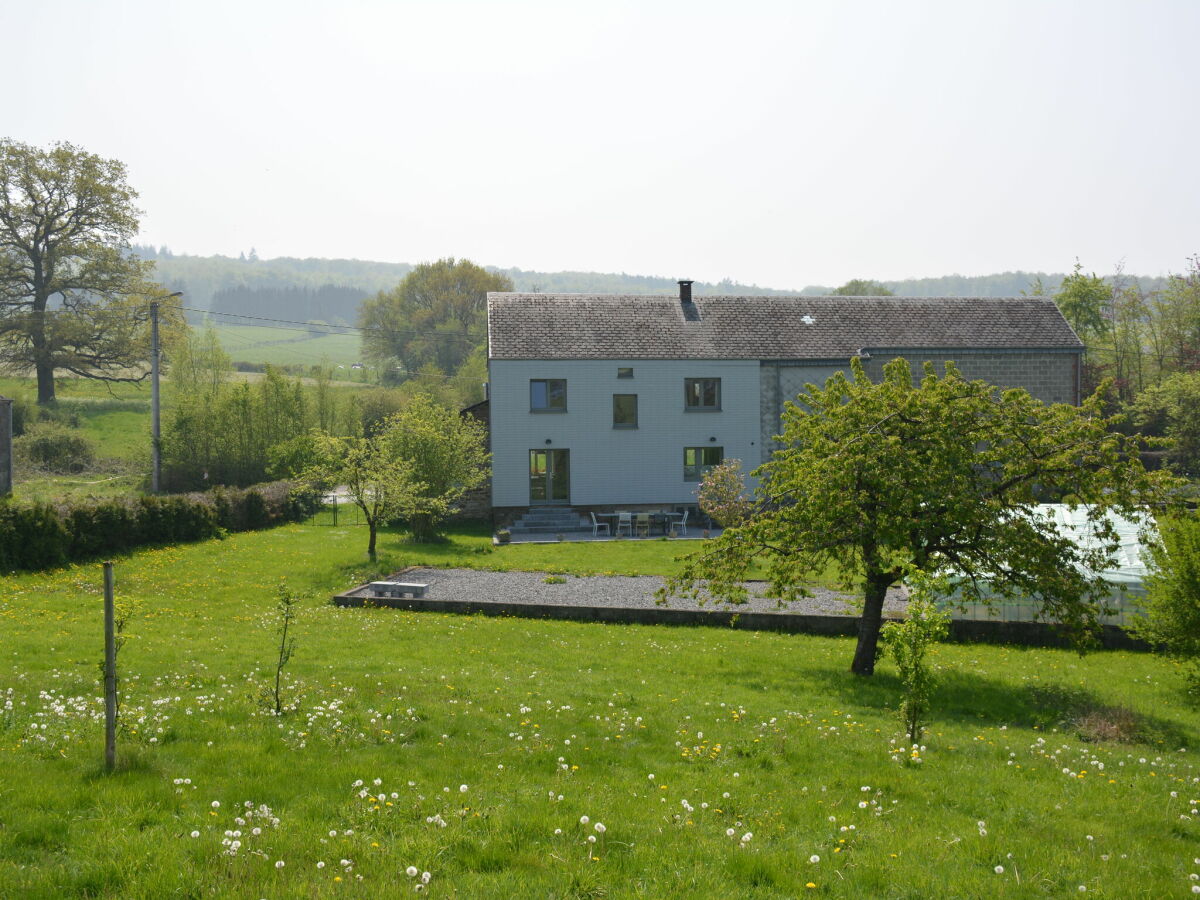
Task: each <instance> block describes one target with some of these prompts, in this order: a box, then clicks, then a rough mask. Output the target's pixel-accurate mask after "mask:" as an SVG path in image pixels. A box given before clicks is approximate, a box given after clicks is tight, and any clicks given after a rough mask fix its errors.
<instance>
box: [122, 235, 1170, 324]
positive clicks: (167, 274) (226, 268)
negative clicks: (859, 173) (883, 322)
mask: <svg viewBox="0 0 1200 900" xmlns="http://www.w3.org/2000/svg"><path fill="white" fill-rule="evenodd" d="M134 251H135V252H136V253H137V254H138V255H139V256H141V257H143V258H144V259H149V260H153V261H154V264H155V268H156V270H157V277H158V280H159V281H160V282H161V283H162V284H163V285H164V286H165V287H166V288H167V289H168V290H172V291H184V305H185V306H188V307H191V308H193V309H199V310H212V311H214V312H224V313H239V314H242V315H248V316H262V317H264V318H274V319H290V320H295V321H300V322H307V321H309V320H319V321H323V322H329V323H331V324H346V325H352V324H354V323H355V322H356V321H357V319H358V305H359V303H361V302H362V300H363V299H364V298H366V297H369V296H373V295H374V294H376V293H378V292H379V291H384V290H390V289H391V288H394V287H395V286H396V285H397V284H399V282H400V281H401V279H403V278H404V276H405V275H407V274H408V273H409V272H410V271H411V270H412V266H411V265H409V264H408V263H381V262H369V261H366V260H357V259H312V258H309V259H296V258H293V257H279V258H277V259H259V258H258V256H257V254H256V253H255V252H254V250H253V249H251V250H250V251H249V253H244V254H242V255H241V256H239V257H238V258H236V259H235V258H233V257H229V256H189V255H187V254H175V253H172V252H171V251H170V250H169V249H168V248H166V247H160V248H155V247H149V246H135V247H134ZM486 268H487V269H488V270H489V271H492V272H499V273H501V274H504V275H507V276H508V277H509V278H510V279H512V282H513V286H514V287H515V288H516V290H518V291H533V292H544V293H597V294H670V293H674V292H675V291H676V290H678V288H677V286H676V284H675V278H674V277H665V276H652V275H628V274H626V273H623V272H622V273H604V272H535V271H531V270H526V269H517V268H508V269H505V268H500V267H497V266H487V267H486ZM1063 278H1064V274H1063V273H1061V272H1055V273H1046V272H1001V273H999V274H995V275H978V276H964V275H943V276H941V277H937V278H910V279H905V280H900V281H883V282H882V283H883V284H884V285H885V286H886V287H887V288H888V289H889V290H891V291H892V292H893V293H894V294H896V295H897V296H899V297H1017V296H1021V295H1022V294H1029V293H1032V292H1033V290H1034V284H1035V283H1036V282H1037V281H1038V280H1039V279H1040V283H1041V286H1042V291H1043V292H1044V293H1045V294H1048V295H1050V294H1053V293H1054V292H1055V291H1056V290H1057V289H1058V286H1059V284H1060V283H1061V281H1062V279H1063ZM1126 280H1127V281H1136V282H1138V283H1139V284H1140V285H1141V287H1142V289H1143V290H1147V291H1149V290H1155V289H1158V288H1161V287H1162V286H1163V284H1165V281H1166V279H1162V278H1143V277H1138V276H1126ZM833 287H835V286H834V285H809V286H807V287H805V288H803V289H801V290H781V289H776V288H763V287H759V286H757V285H752V284H749V285H748V284H739V283H737V282H734V281H729V280H724V281H719V282H714V283H710V282H697V283H696V284H695V285H694V286H693V291H694V292H695V293H696V294H743V295H767V294H773V295H779V294H805V295H816V294H827V293H829V291H830V290H832V288H833ZM198 320H199V316H198V315H197V316H193V321H198Z"/></svg>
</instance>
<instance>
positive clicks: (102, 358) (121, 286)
mask: <svg viewBox="0 0 1200 900" xmlns="http://www.w3.org/2000/svg"><path fill="white" fill-rule="evenodd" d="M136 196H137V194H136V193H135V192H134V191H133V189H132V188H130V187H129V185H128V184H127V183H126V180H125V166H124V164H123V163H121V162H118V161H117V160H112V159H102V158H100V157H99V156H95V155H93V154H91V153H87V152H86V151H84V150H82V149H80V148H78V147H75V146H72V145H71V144H65V143H63V144H55V145H53V146H52V147H51V148H50V149H48V150H42V149H39V148H37V147H31V146H29V145H28V144H22V143H19V142H17V141H13V140H8V139H5V140H2V141H0V365H2V366H3V367H4V368H6V369H9V370H10V371H11V370H16V371H27V370H28V369H33V371H34V372H35V373H36V375H37V384H38V403H43V404H45V403H52V402H53V401H54V399H55V393H54V373H55V371H56V370H65V371H67V372H71V373H72V374H74V375H78V376H81V377H84V378H97V379H102V380H105V381H140V380H141V379H143V378H145V377H146V374H147V373H148V359H149V355H150V354H149V337H148V334H149V329H148V325H147V323H148V320H149V304H148V302H147V298H148V297H153V296H158V295H161V294H162V293H163V292H162V290H161V289H158V288H157V287H156V286H155V285H153V284H151V283H150V282H149V281H148V279H147V272H148V269H149V268H150V265H151V264H149V263H146V262H143V261H142V260H140V259H138V258H137V257H136V256H135V255H134V254H133V252H132V250H131V248H130V245H129V240H130V238H131V237H132V236H133V235H134V234H135V233H136V232H137V227H138V218H137V217H138V211H137V209H136V208H135V207H134V205H133V202H134V199H135V198H136ZM163 312H164V325H178V323H180V322H181V321H182V319H181V318H180V315H179V313H178V311H177V310H172V309H171V308H170V307H165V308H164V310H163Z"/></svg>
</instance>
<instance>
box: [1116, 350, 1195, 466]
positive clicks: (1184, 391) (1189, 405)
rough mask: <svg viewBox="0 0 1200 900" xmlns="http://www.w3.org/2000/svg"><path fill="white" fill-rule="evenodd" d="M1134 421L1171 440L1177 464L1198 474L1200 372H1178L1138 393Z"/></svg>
mask: <svg viewBox="0 0 1200 900" xmlns="http://www.w3.org/2000/svg"><path fill="white" fill-rule="evenodd" d="M1133 409H1134V416H1135V421H1136V422H1137V424H1138V425H1139V426H1140V427H1141V428H1143V429H1144V430H1145V431H1148V432H1150V433H1153V434H1163V435H1165V436H1166V437H1168V438H1170V439H1171V440H1172V441H1173V442H1174V446H1173V447H1172V450H1171V456H1172V459H1173V461H1174V464H1175V465H1176V467H1178V468H1179V469H1180V470H1181V471H1182V472H1184V473H1185V474H1189V475H1200V372H1180V373H1177V374H1175V375H1171V376H1170V377H1168V378H1166V379H1164V380H1163V381H1160V382H1159V383H1158V384H1156V385H1154V386H1153V387H1149V388H1147V389H1146V390H1144V391H1142V393H1140V394H1139V395H1138V396H1137V398H1136V400H1135V401H1134V404H1133Z"/></svg>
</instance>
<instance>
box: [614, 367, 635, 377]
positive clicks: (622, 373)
mask: <svg viewBox="0 0 1200 900" xmlns="http://www.w3.org/2000/svg"><path fill="white" fill-rule="evenodd" d="M617 377H618V378H632V377H633V369H621V368H618V369H617Z"/></svg>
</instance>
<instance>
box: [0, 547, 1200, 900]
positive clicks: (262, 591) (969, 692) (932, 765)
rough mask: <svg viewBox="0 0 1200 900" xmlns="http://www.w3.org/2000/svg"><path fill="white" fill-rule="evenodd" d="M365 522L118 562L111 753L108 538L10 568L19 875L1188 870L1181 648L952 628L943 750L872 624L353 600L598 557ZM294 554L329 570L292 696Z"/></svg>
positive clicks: (668, 892)
mask: <svg viewBox="0 0 1200 900" xmlns="http://www.w3.org/2000/svg"><path fill="white" fill-rule="evenodd" d="M364 538H365V535H364V534H363V529H362V528H355V527H344V526H343V527H329V526H312V525H310V526H286V527H283V528H278V529H275V530H272V531H267V532H259V533H249V534H238V535H233V536H230V537H229V538H227V539H226V540H223V541H211V542H207V543H201V544H194V545H188V546H179V547H169V548H163V549H155V550H147V551H143V552H139V553H137V554H134V555H132V556H130V557H128V558H124V559H120V560H118V561H117V567H116V578H117V594H118V601H119V603H120V604H121V606H122V608H123V609H124V610H127V611H128V613H129V623H128V626H127V629H126V632H125V638H126V639H125V643H124V646H123V648H122V650H121V656H120V666H121V673H122V685H123V691H124V694H123V699H122V722H123V730H122V733H121V736H120V739H119V753H120V760H121V762H120V767H119V771H118V772H117V773H116V774H114V775H111V776H106V775H104V774H103V772H102V769H101V764H100V762H101V759H102V739H101V734H102V730H101V724H100V722H101V709H102V707H101V704H100V702H99V699H98V698H99V695H100V688H99V681H98V668H97V663H98V662H99V660H100V659H101V655H102V653H101V647H102V641H101V590H100V584H101V572H100V567H99V566H98V565H86V566H74V567H71V568H68V569H64V570H61V571H55V572H48V573H42V574H33V575H22V576H13V577H8V578H5V579H4V581H3V584H2V586H0V653H2V655H3V658H4V660H6V662H5V665H4V669H3V675H0V767H2V770H3V772H4V778H3V781H0V885H3V891H0V893H4V894H6V895H8V896H14V897H17V896H19V897H22V898H31V897H54V898H58V897H122V898H125V897H146V898H151V897H153V898H160V897H164V896H173V895H182V896H189V897H202V896H221V897H225V896H228V897H298V896H303V897H338V896H355V897H395V896H399V895H400V894H401V893H413V892H416V888H417V886H418V885H422V887H424V892H425V893H427V894H428V895H429V896H434V897H437V896H441V897H449V896H459V897H514V896H522V897H524V896H529V897H580V898H592V897H647V898H650V897H653V898H661V897H689V898H690V897H739V898H740V897H764V898H765V897H796V896H801V895H803V896H829V897H844V898H856V900H857V898H864V897H897V898H901V897H904V898H909V897H911V898H928V897H951V896H955V897H1018V896H1020V897H1026V896H1053V897H1062V896H1067V895H1070V896H1077V895H1078V893H1079V892H1080V890H1081V888H1082V890H1083V892H1085V893H1087V894H1089V895H1094V896H1102V897H1111V898H1131V897H1145V898H1159V897H1167V896H1181V897H1182V896H1185V895H1188V896H1190V890H1191V886H1192V885H1193V884H1195V882H1194V881H1192V880H1190V876H1191V874H1192V873H1196V872H1198V871H1200V863H1194V862H1193V859H1194V858H1196V857H1198V856H1200V851H1198V850H1197V847H1198V846H1200V844H1198V842H1197V838H1198V837H1200V833H1198V832H1200V813H1197V812H1196V809H1197V806H1198V804H1197V802H1196V801H1197V800H1198V799H1200V796H1198V795H1200V768H1198V767H1197V762H1198V761H1197V757H1196V751H1195V745H1196V739H1197V735H1198V734H1200V730H1198V729H1200V715H1198V714H1197V712H1196V711H1195V710H1194V709H1192V708H1190V707H1188V706H1186V705H1184V703H1183V695H1182V693H1181V683H1180V679H1179V677H1178V673H1177V672H1176V671H1175V670H1174V668H1173V667H1172V666H1171V665H1170V664H1168V663H1166V662H1163V661H1162V660H1160V659H1158V658H1156V657H1153V656H1150V655H1144V654H1132V653H1124V652H1105V653H1097V654H1094V655H1090V656H1086V657H1079V656H1077V655H1075V654H1073V653H1070V652H1066V651H1057V650H1032V649H1017V648H1008V647H992V646H979V645H944V646H941V647H939V648H937V650H936V662H937V664H938V666H939V667H940V670H941V674H942V684H941V686H940V687H939V688H938V689H937V692H936V695H935V700H934V704H935V711H934V717H933V718H934V724H933V728H932V731H931V732H930V733H929V735H928V737H927V738H926V741H925V745H924V747H923V748H919V749H918V750H917V752H916V758H918V759H920V760H921V761H920V762H914V761H912V760H913V755H912V753H911V751H910V750H909V749H907V748H904V747H903V746H902V744H903V742H902V739H901V738H900V735H899V728H898V723H897V718H896V713H895V707H896V703H897V700H898V685H897V680H896V676H895V670H894V666H893V665H892V663H891V662H890V661H884V662H882V663H881V665H880V674H879V675H877V676H876V677H875V678H874V679H872V680H859V679H856V678H854V677H852V676H850V675H849V674H848V673H847V672H846V669H847V666H848V664H849V660H850V657H851V654H852V641H850V640H848V639H832V638H818V637H809V636H798V635H778V634H768V633H753V632H743V631H733V630H726V629H712V628H669V627H661V626H658V627H655V626H617V625H591V624H580V623H569V622H536V621H530V620H521V619H507V618H484V617H456V616H448V615H441V614H420V613H406V612H397V611H389V610H343V609H337V608H335V607H333V606H331V605H330V604H329V602H328V598H329V596H330V595H331V594H332V593H334V592H336V591H339V590H341V589H343V588H345V587H347V586H349V585H353V584H358V583H360V582H362V581H365V580H368V579H370V578H372V577H373V576H375V575H377V574H380V573H385V572H390V571H394V570H396V569H398V568H400V567H402V566H404V565H409V564H416V563H424V562H432V561H434V560H436V559H441V560H443V561H460V560H462V559H474V560H476V561H477V562H478V563H479V564H481V565H495V566H498V567H501V568H507V567H510V566H522V567H523V566H527V565H536V566H539V567H554V568H558V569H560V570H565V571H571V570H572V569H573V568H576V567H579V568H587V566H586V565H584V564H580V563H579V562H578V560H577V559H572V558H571V557H570V556H569V555H567V554H565V553H564V554H563V555H561V556H560V557H558V559H557V560H556V559H555V557H554V551H555V549H556V548H558V549H565V548H567V547H569V546H570V545H552V546H546V547H541V548H536V552H535V550H534V549H532V548H522V547H501V548H496V549H494V550H493V549H492V548H491V547H490V544H489V543H487V541H486V537H485V536H484V535H483V534H482V533H476V532H460V533H458V534H456V535H455V536H453V538H452V541H451V543H449V544H444V545H440V546H439V547H435V548H413V547H411V546H408V545H405V544H402V543H400V542H399V540H398V537H397V536H396V535H395V534H394V533H387V534H385V535H384V536H383V540H382V545H381V549H382V557H381V561H380V563H379V564H378V565H377V566H369V565H368V564H367V563H366V561H365V558H364V556H363V548H364V543H365V540H364ZM652 544H658V545H660V546H665V545H662V544H661V542H648V544H645V545H646V546H649V545H652ZM598 546H599V547H600V548H603V547H606V546H611V545H598ZM594 552H599V551H594ZM531 557H532V558H531ZM556 561H557V563H558V565H554V564H555V562H556ZM623 564H624V563H623V562H618V563H617V564H616V565H614V566H613V568H614V569H615V568H617V567H618V566H619V565H623ZM284 579H286V582H287V585H288V587H289V589H290V590H292V591H295V592H297V593H298V594H300V595H302V596H303V599H302V601H301V605H300V614H299V619H298V621H297V623H296V626H295V629H294V636H295V639H296V648H295V655H294V657H293V659H292V661H291V662H290V663H289V665H288V666H287V668H286V670H285V673H286V674H285V683H284V697H285V701H286V703H287V705H288V711H287V712H286V714H285V715H283V716H281V717H275V716H274V715H271V714H270V713H269V712H268V710H267V708H266V707H265V706H264V705H263V703H262V698H263V692H264V689H268V688H269V686H270V684H271V681H272V679H273V676H274V668H273V660H274V658H275V655H276V653H277V649H278V639H277V636H276V630H275V629H276V622H277V620H276V615H275V612H274V605H275V597H276V590H277V588H278V586H279V585H280V583H281V582H282V581H283V580H284ZM1114 738H1122V739H1123V740H1124V741H1125V742H1117V741H1116V740H1114ZM584 817H587V818H586V819H584ZM600 825H602V826H603V828H600V827H599V826H600ZM589 839H594V840H589ZM235 842H236V845H235ZM410 866H412V867H414V868H415V870H416V872H417V873H418V875H417V876H416V877H410V876H409V875H408V874H407V872H406V870H407V869H408V867H410ZM423 872H428V873H429V882H428V885H427V886H425V885H423V883H422V881H421V874H420V873H423Z"/></svg>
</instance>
